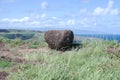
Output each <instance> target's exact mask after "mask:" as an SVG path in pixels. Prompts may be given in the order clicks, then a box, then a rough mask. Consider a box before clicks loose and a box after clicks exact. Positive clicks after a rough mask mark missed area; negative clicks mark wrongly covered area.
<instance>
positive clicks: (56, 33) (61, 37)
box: [44, 30, 74, 50]
mask: <svg viewBox="0 0 120 80" xmlns="http://www.w3.org/2000/svg"><path fill="white" fill-rule="evenodd" d="M44 38H45V41H46V42H47V44H48V47H49V48H51V49H56V50H63V49H67V48H70V47H72V43H73V38H74V34H73V32H72V31H71V30H49V31H47V32H46V33H45V35H44Z"/></svg>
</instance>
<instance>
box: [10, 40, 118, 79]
mask: <svg viewBox="0 0 120 80" xmlns="http://www.w3.org/2000/svg"><path fill="white" fill-rule="evenodd" d="M110 44H111V45H113V44H112V43H111V42H107V41H102V40H93V41H90V42H83V45H84V46H83V47H82V48H81V49H80V50H79V51H76V50H74V49H73V50H71V51H66V52H64V53H62V54H60V53H61V52H57V51H54V50H52V51H50V52H46V53H43V52H34V53H33V54H25V55H24V58H25V59H27V60H29V61H36V63H35V64H20V65H16V66H15V67H17V68H18V69H19V70H18V71H17V72H11V71H10V75H9V77H8V80H120V59H119V58H118V57H117V56H115V55H113V54H108V53H107V52H106V51H105V48H106V47H108V46H110ZM115 44H118V43H115Z"/></svg>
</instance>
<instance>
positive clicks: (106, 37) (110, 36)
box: [77, 34, 120, 42]
mask: <svg viewBox="0 0 120 80" xmlns="http://www.w3.org/2000/svg"><path fill="white" fill-rule="evenodd" d="M77 36H84V37H93V38H100V39H103V40H116V41H118V42H120V35H115V34H114V35H113V34H77Z"/></svg>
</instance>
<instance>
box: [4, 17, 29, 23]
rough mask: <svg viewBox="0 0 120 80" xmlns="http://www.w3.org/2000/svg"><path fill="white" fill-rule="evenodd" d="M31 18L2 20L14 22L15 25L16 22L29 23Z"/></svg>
mask: <svg viewBox="0 0 120 80" xmlns="http://www.w3.org/2000/svg"><path fill="white" fill-rule="evenodd" d="M29 19H30V18H29V17H23V18H21V19H17V18H13V19H9V18H4V19H2V21H3V22H12V23H15V22H26V21H29Z"/></svg>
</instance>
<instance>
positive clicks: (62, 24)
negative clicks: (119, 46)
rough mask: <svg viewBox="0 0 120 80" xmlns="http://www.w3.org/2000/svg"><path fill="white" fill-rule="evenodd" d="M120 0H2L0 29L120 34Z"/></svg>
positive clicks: (0, 0)
mask: <svg viewBox="0 0 120 80" xmlns="http://www.w3.org/2000/svg"><path fill="white" fill-rule="evenodd" d="M119 5H120V0H0V29H8V28H9V29H53V28H54V29H72V30H88V31H96V32H103V33H111V34H120V6H119Z"/></svg>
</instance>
